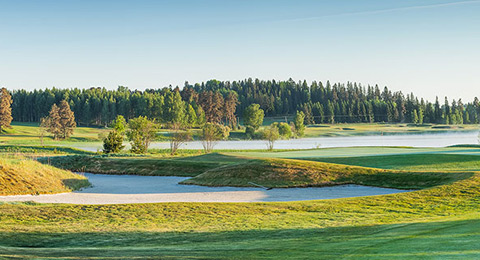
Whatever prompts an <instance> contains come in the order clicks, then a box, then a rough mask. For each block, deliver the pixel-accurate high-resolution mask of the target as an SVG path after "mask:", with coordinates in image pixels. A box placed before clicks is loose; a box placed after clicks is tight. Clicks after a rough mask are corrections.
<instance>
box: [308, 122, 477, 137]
mask: <svg viewBox="0 0 480 260" xmlns="http://www.w3.org/2000/svg"><path fill="white" fill-rule="evenodd" d="M476 130H478V126H477V125H449V126H444V125H430V124H429V125H413V124H381V123H373V124H366V123H358V124H333V125H326V124H324V125H312V126H309V127H307V128H306V130H305V136H306V137H319V136H360V135H394V134H428V133H442V132H448V131H476Z"/></svg>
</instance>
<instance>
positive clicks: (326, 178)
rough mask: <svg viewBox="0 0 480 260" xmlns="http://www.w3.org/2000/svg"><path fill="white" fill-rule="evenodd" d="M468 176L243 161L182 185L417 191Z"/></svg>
mask: <svg viewBox="0 0 480 260" xmlns="http://www.w3.org/2000/svg"><path fill="white" fill-rule="evenodd" d="M470 176H471V174H470V173H449V174H446V173H438V172H437V173H436V172H404V171H392V170H382V169H375V168H367V167H358V166H347V165H340V164H333V163H322V162H311V161H301V160H288V159H250V160H248V159H245V160H244V161H243V162H241V163H237V164H233V165H226V166H223V167H219V168H215V169H212V170H208V171H206V172H204V173H202V174H200V175H198V176H196V177H194V178H191V179H188V180H185V181H183V182H182V184H195V185H205V186H252V185H251V184H250V183H249V182H254V183H256V184H260V185H263V186H266V187H277V188H287V187H319V186H331V185H340V184H360V185H369V186H378V187H389V188H401V189H421V188H429V187H433V186H437V185H441V184H445V183H451V182H454V181H457V180H461V179H465V178H468V177H470Z"/></svg>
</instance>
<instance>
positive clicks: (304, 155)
mask: <svg viewBox="0 0 480 260" xmlns="http://www.w3.org/2000/svg"><path fill="white" fill-rule="evenodd" d="M225 152H226V153H230V154H234V155H240V156H249V157H258V158H285V159H308V160H310V159H314V160H315V159H316V158H327V157H349V158H350V157H362V156H378V155H402V154H471V155H475V154H477V155H480V149H478V148H462V147H445V148H417V147H395V146H393V147H389V146H385V147H383V146H382V147H380V146H378V147H371V146H368V147H340V148H320V149H308V150H292V151H273V152H268V151H240V152H239V151H230V152H228V151H225Z"/></svg>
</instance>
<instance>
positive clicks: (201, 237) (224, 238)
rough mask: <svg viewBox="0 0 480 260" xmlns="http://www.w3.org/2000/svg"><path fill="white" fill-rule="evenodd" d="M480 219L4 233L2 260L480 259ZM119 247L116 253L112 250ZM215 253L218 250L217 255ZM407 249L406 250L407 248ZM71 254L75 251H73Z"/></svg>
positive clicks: (1, 235)
mask: <svg viewBox="0 0 480 260" xmlns="http://www.w3.org/2000/svg"><path fill="white" fill-rule="evenodd" d="M478 229H480V219H478V218H474V219H466V220H450V219H448V221H441V222H431V223H409V224H392V225H375V226H359V227H336V228H322V229H315V228H312V229H285V230H281V231H278V230H250V231H234V232H219V233H211V232H205V233H171V232H167V233H157V232H114V233H76V234H69V233H54V234H50V233H40V232H39V233H28V234H27V233H18V234H12V233H8V232H3V233H0V241H3V244H2V245H3V246H7V247H6V248H5V247H4V248H2V252H1V253H0V257H1V256H4V257H7V256H13V255H15V256H17V257H19V258H20V257H25V258H27V257H42V258H43V257H45V258H47V257H48V258H51V259H54V258H61V257H65V256H68V257H72V258H82V259H86V258H87V259H93V258H97V257H101V258H108V259H125V258H142V259H147V258H153V259H157V258H159V257H162V258H170V257H171V258H202V259H251V258H256V259H258V258H262V259H263V258H265V259H280V258H283V259H285V258H297V259H298V258H302V259H338V258H344V259H405V258H412V257H422V258H423V259H425V258H427V259H429V258H444V257H450V258H452V257H458V258H464V257H471V258H475V257H480V250H478V248H477V246H476V244H475V243H472V241H478V240H479V239H480V234H479V232H478V231H477V230H478ZM112 246H113V247H114V248H112ZM212 248H214V249H215V250H212ZM407 248H408V250H405V249H407ZM433 248H435V252H432V251H433V250H432V249H433ZM69 249H70V250H69Z"/></svg>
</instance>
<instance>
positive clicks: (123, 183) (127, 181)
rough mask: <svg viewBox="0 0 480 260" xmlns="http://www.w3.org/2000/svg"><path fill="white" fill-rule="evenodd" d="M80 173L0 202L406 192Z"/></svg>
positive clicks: (217, 199)
mask: <svg viewBox="0 0 480 260" xmlns="http://www.w3.org/2000/svg"><path fill="white" fill-rule="evenodd" d="M84 175H85V176H86V177H87V178H88V179H89V181H90V182H91V183H92V187H90V188H86V189H83V190H81V191H76V192H72V193H61V194H46V195H15V196H0V201H35V202H39V203H70V204H123V203H159V202H274V201H302V200H322V199H337V198H348V197H360V196H372V195H385V194H392V193H399V192H407V191H408V190H397V189H386V188H377V187H367V186H360V185H340V186H332V187H322V188H288V189H272V190H265V189H261V188H236V187H205V186H195V185H180V184H178V183H179V182H180V181H183V180H185V179H188V178H184V177H164V176H135V175H104V174H90V173H84Z"/></svg>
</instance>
